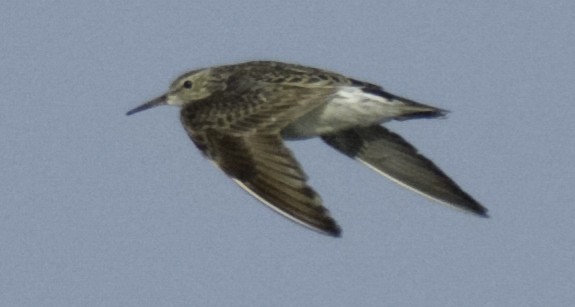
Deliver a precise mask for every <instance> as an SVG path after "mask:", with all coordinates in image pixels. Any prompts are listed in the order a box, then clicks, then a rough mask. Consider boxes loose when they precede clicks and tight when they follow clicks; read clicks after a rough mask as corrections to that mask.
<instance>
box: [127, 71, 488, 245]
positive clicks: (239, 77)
mask: <svg viewBox="0 0 575 307" xmlns="http://www.w3.org/2000/svg"><path fill="white" fill-rule="evenodd" d="M159 105H174V106H178V107H180V108H181V113H180V120H181V122H182V124H183V126H184V129H185V130H186V132H187V134H188V135H189V137H190V138H191V140H192V141H193V143H194V144H195V145H196V147H197V148H198V149H199V150H200V151H201V152H202V153H203V154H204V156H205V157H207V158H208V159H210V160H212V161H213V162H215V164H216V165H217V166H218V167H219V168H220V169H221V170H222V171H224V172H225V173H226V174H227V175H228V176H230V177H231V178H232V179H233V180H234V181H235V182H236V183H237V184H238V185H239V186H241V187H242V188H243V189H245V190H246V191H247V192H249V193H250V194H251V195H253V196H254V197H255V198H257V199H258V200H260V201H261V202H262V203H264V204H266V205H267V206H268V207H270V208H271V209H274V210H275V211H276V212H278V213H280V214H282V215H283V216H285V217H287V218H289V219H291V220H293V221H295V222H297V223H300V224H302V225H304V226H306V227H309V228H311V229H313V230H316V231H318V232H320V233H324V234H327V235H331V236H340V234H341V229H340V227H339V226H338V225H337V223H336V221H335V220H334V219H333V218H332V217H331V215H330V214H329V211H328V210H327V209H326V208H325V207H324V206H323V203H322V200H321V198H320V196H319V195H318V193H317V192H316V191H315V190H314V189H313V188H312V187H311V186H310V185H308V184H307V175H306V174H305V173H304V171H303V170H302V168H301V166H300V164H299V163H298V161H297V160H296V159H295V157H294V155H293V153H292V152H291V151H290V150H289V149H288V148H287V147H286V146H285V145H284V142H283V140H301V139H308V138H312V137H320V138H321V139H322V140H323V141H324V142H325V143H326V144H328V145H329V146H331V147H332V148H334V149H336V150H337V151H339V152H341V153H342V154H344V155H346V156H349V157H351V158H353V159H355V160H358V161H360V162H362V163H364V164H365V165H367V166H368V167H370V168H371V169H373V170H375V171H376V172H378V173H380V174H382V175H384V176H386V177H387V178H389V179H391V180H393V181H394V182H397V183H399V184H400V185H403V186H404V187H407V188H409V189H411V190H413V191H415V192H418V193H420V194H422V195H425V196H427V197H429V198H431V199H433V200H436V201H439V202H441V203H444V204H448V205H451V206H453V207H456V208H459V209H462V210H464V211H468V212H471V213H474V214H477V215H479V216H483V217H487V209H486V208H484V207H483V206H482V205H480V204H479V203H478V202H477V201H476V200H474V199H473V197H471V196H470V195H469V194H467V193H466V192H465V191H463V190H462V189H461V188H460V187H459V186H458V185H457V184H456V183H455V182H454V181H453V180H451V179H450V178H449V177H448V176H447V175H446V174H445V173H444V172H443V171H442V170H441V169H439V167H437V166H436V165H435V164H434V163H433V162H432V161H431V160H429V159H427V158H426V157H424V156H423V155H421V154H420V153H419V152H418V150H417V149H416V148H414V147H413V146H412V145H410V144H409V143H408V142H407V141H405V140H404V139H403V138H402V137H401V136H399V135H398V134H396V133H393V132H391V131H389V130H388V129H387V128H385V127H383V126H382V125H381V124H383V123H385V122H387V121H390V120H400V121H401V120H408V119H418V118H436V117H442V116H444V115H445V114H446V112H447V111H445V110H442V109H439V108H435V107H432V106H429V105H425V104H421V103H418V102H415V101H412V100H409V99H406V98H403V97H400V96H397V95H394V94H392V93H390V92H388V91H386V90H384V89H383V88H382V87H380V86H378V85H375V84H371V83H368V82H363V81H358V80H355V79H352V78H349V77H345V76H343V75H340V74H338V73H334V72H330V71H326V70H321V69H317V68H312V67H306V66H301V65H295V64H287V63H281V62H272V61H255V62H246V63H240V64H235V65H225V66H218V67H210V68H203V69H198V70H193V71H190V72H188V73H185V74H183V75H182V76H180V77H178V78H177V79H176V80H175V81H174V82H173V83H172V84H171V86H170V88H169V90H168V92H167V93H165V94H164V95H162V96H160V97H158V98H156V99H153V100H151V101H149V102H147V103H145V104H143V105H141V106H139V107H136V108H134V109H132V110H131V111H129V112H128V113H127V115H131V114H134V113H136V112H139V111H143V110H146V109H149V108H152V107H155V106H159Z"/></svg>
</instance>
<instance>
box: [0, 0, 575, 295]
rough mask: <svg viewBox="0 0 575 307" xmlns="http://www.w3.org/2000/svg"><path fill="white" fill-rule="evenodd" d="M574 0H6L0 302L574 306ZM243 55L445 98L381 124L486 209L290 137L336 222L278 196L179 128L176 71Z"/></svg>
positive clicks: (1, 23)
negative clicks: (208, 157)
mask: <svg viewBox="0 0 575 307" xmlns="http://www.w3.org/2000/svg"><path fill="white" fill-rule="evenodd" d="M573 16H575V6H574V4H573V2H572V1H505V2H503V1H482V2H478V1H477V2H472V1H433V2H431V1H429V2H423V1H379V0H373V1H339V2H336V1H314V2H312V1H291V2H286V1H233V2H232V1H155V2H152V1H147V2H144V1H142V2H129V3H128V2H126V3H125V4H120V3H118V2H116V1H97V2H95V1H85V2H82V1H68V2H65V1H3V2H2V3H1V4H0V186H1V187H2V189H1V193H0V302H2V303H0V304H1V305H2V306H350V305H355V306H572V305H573V303H574V302H575V291H574V289H575V287H574V285H575V229H574V228H575V204H574V199H575V193H574V189H573V184H574V183H575V176H574V166H573V158H574V154H575V146H574V144H575V143H574V140H575V124H574V121H573V118H574V115H575V114H574V111H575V108H574V106H573V104H574V99H575V86H574V85H575V60H574V59H575V35H574V33H575V18H574V17H573ZM254 59H270V60H281V61H286V62H295V63H300V64H306V65H311V66H316V67H320V68H325V69H329V70H333V71H338V72H341V73H343V74H346V75H349V76H352V77H355V78H358V79H360V80H365V81H369V82H373V83H377V84H381V85H383V86H384V87H385V88H386V89H388V90H389V91H391V92H393V93H396V94H398V95H403V96H407V97H409V98H411V99H414V100H416V101H420V102H423V103H428V104H431V105H434V106H437V107H441V108H445V109H448V110H450V111H452V112H451V113H450V114H449V116H448V118H447V119H437V120H413V121H405V122H394V123H391V124H390V125H388V127H390V128H391V129H392V130H394V131H396V132H398V133H400V134H402V135H403V136H404V137H405V138H406V139H408V140H409V141H410V142H411V143H412V144H414V145H415V146H416V147H418V148H419V150H420V151H421V152H422V153H424V154H425V155H426V156H428V157H429V158H431V159H432V160H434V161H435V162H436V163H437V164H438V165H439V166H440V167H442V168H443V169H444V171H445V172H447V173H448V174H449V175H450V176H451V177H452V178H453V179H455V180H456V181H457V182H458V183H459V184H460V185H461V186H462V187H464V188H465V189H466V190H467V191H468V192H469V193H470V194H472V195H473V196H474V197H475V198H477V199H478V200H479V201H480V202H482V203H483V204H484V205H485V206H486V207H487V208H489V210H490V215H491V218H490V219H481V218H477V217H474V216H472V215H468V214H463V213H461V212H459V211H456V210H451V209H449V208H446V207H443V206H439V205H437V204H435V203H433V202H431V201H429V200H428V199H426V198H423V197H421V196H419V195H417V194H415V193H412V192H410V191H408V190H406V189H403V188H401V187H399V186H397V185H395V184H394V183H392V182H390V181H388V180H387V179H385V178H383V177H381V176H379V175H377V174H375V173H374V172H372V171H370V170H369V169H367V168H365V167H364V166H362V165H361V164H359V163H356V162H354V161H352V160H350V159H348V158H346V157H344V156H342V155H340V154H339V153H337V152H335V151H334V150H332V149H331V148H329V147H327V146H325V145H324V144H323V143H322V142H321V141H320V140H317V139H315V140H309V141H302V142H290V143H288V145H289V146H290V148H292V150H293V151H294V152H295V154H296V156H297V157H298V159H299V161H300V162H301V163H302V165H303V166H304V168H305V170H306V172H307V174H308V175H309V176H310V180H311V181H310V182H311V184H312V185H313V186H314V187H315V188H316V189H317V191H318V192H319V193H320V194H321V195H322V197H323V199H324V202H325V204H326V206H327V207H328V208H329V209H330V211H331V212H332V214H333V216H334V217H335V218H336V219H337V220H338V222H339V223H340V225H341V226H342V227H343V237H342V238H340V239H333V238H330V237H326V236H322V235H320V234H317V233H315V232H312V231H309V230H307V229H305V228H303V227H300V226H297V225H296V224H294V223H291V222H289V221H288V220H286V219H284V218H282V217H280V216H279V215H277V214H275V213H273V211H271V210H269V209H267V208H265V207H264V206H262V205H261V204H259V203H258V202H257V201H256V200H255V199H253V198H252V197H250V196H249V195H248V194H247V193H245V192H243V191H242V190H241V189H240V188H239V187H237V186H236V185H235V184H233V182H232V181H231V180H229V179H228V178H226V176H225V175H224V174H223V173H222V172H220V171H219V170H217V169H216V168H214V167H213V166H212V165H211V163H208V162H207V161H205V159H204V158H203V157H202V156H201V155H200V153H199V152H198V151H197V150H196V148H195V147H194V146H193V144H192V143H191V142H190V141H189V140H188V137H187V136H186V134H185V133H184V131H183V129H182V127H181V125H180V123H179V119H178V117H179V113H178V110H177V109H176V108H173V107H163V108H157V109H153V110H149V111H146V112H143V113H139V114H137V115H134V116H131V117H126V116H125V112H126V111H127V110H129V109H131V108H133V107H135V106H137V105H139V104H141V103H143V102H145V101H147V100H149V99H151V98H154V97H156V96H157V95H160V94H162V93H163V92H165V91H166V90H167V87H168V85H169V83H170V82H171V81H172V80H173V79H174V78H176V77H177V76H178V75H179V74H181V73H183V72H185V71H187V70H191V69H197V68H202V67H207V66H212V65H220V64H230V63H237V62H241V61H247V60H254Z"/></svg>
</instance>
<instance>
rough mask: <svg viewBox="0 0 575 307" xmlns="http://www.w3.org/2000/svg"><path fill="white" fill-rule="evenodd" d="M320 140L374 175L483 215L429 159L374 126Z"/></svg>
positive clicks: (479, 206) (350, 130)
mask: <svg viewBox="0 0 575 307" xmlns="http://www.w3.org/2000/svg"><path fill="white" fill-rule="evenodd" d="M322 139H323V140H324V141H325V142H326V143H327V144H329V145H330V146H332V147H333V148H335V149H337V150H338V151H340V152H342V153H343V154H345V155H347V156H349V157H351V158H354V159H357V160H359V161H361V162H363V163H365V164H366V165H367V166H369V167H370V168H372V169H373V170H375V171H376V172H378V173H380V174H382V175H384V176H386V177H387V178H389V179H391V180H392V181H394V182H397V183H399V184H400V185H403V186H405V187H407V188H409V189H411V190H414V191H416V192H418V193H421V194H423V195H425V196H427V197H430V198H432V199H434V200H437V201H439V202H442V203H445V204H448V205H452V206H454V207H456V208H459V209H462V210H465V211H469V212H473V213H476V214H478V215H481V216H487V209H486V208H484V207H483V206H481V205H480V204H479V203H478V202H477V201H475V200H474V199H473V198H472V197H471V196H470V195H469V194H467V193H466V192H465V191H463V190H462V189H461V188H460V187H459V186H458V185H457V184H456V183H455V182H454V181H453V180H451V179H450V178H449V177H448V176H447V175H446V174H445V173H444V172H443V171H442V170H441V169H439V167H437V166H436V165H435V164H434V163H433V162H432V161H431V160H429V159H427V158H426V157H424V156H423V155H421V154H420V153H419V152H418V151H417V149H416V148H415V147H413V146H412V145H411V144H409V143H408V142H406V141H405V140H404V139H403V138H402V137H401V136H399V135H397V134H395V133H393V132H391V131H389V130H387V129H386V128H384V127H382V126H379V125H375V126H370V127H363V128H353V129H349V130H345V131H341V132H338V133H335V134H331V135H326V136H322Z"/></svg>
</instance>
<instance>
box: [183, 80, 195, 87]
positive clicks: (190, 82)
mask: <svg viewBox="0 0 575 307" xmlns="http://www.w3.org/2000/svg"><path fill="white" fill-rule="evenodd" d="M192 85H193V84H192V81H190V80H188V81H186V82H184V87H185V88H192Z"/></svg>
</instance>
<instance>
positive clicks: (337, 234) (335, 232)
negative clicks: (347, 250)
mask: <svg viewBox="0 0 575 307" xmlns="http://www.w3.org/2000/svg"><path fill="white" fill-rule="evenodd" d="M326 234H327V235H329V236H332V237H334V238H341V228H339V226H337V225H335V227H333V228H331V229H327V230H326Z"/></svg>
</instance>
